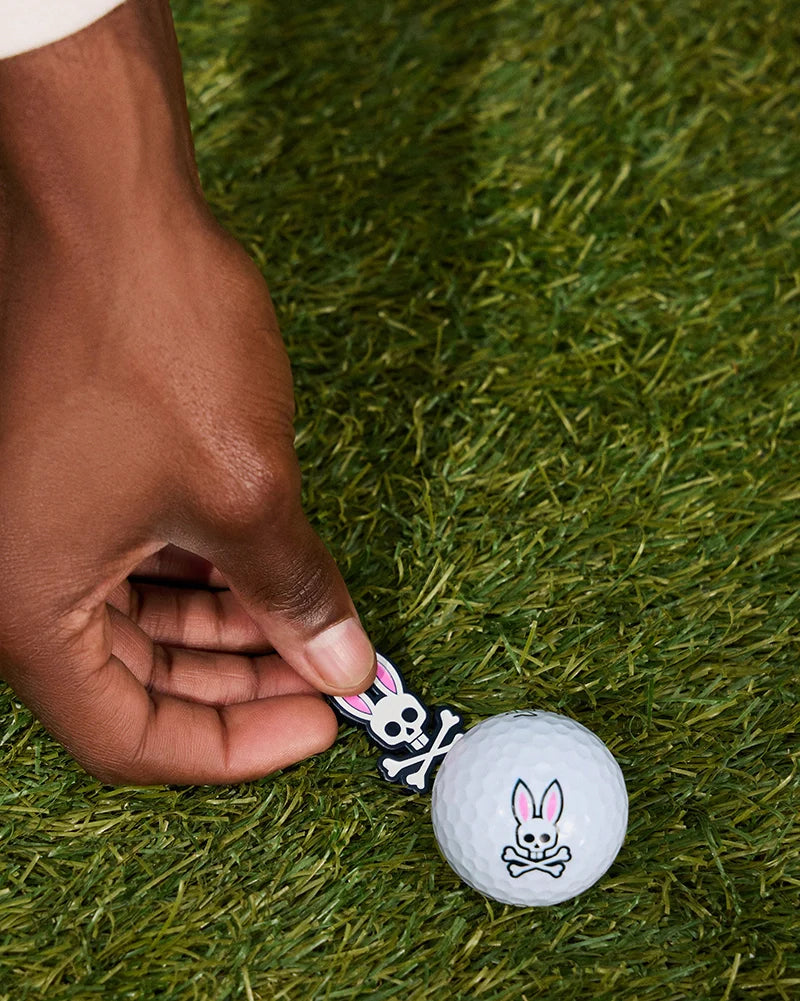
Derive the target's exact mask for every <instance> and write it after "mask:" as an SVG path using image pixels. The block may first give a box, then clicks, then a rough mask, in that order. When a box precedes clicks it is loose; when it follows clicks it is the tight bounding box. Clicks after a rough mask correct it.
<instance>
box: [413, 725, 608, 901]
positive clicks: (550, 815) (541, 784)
mask: <svg viewBox="0 0 800 1001" xmlns="http://www.w3.org/2000/svg"><path fill="white" fill-rule="evenodd" d="M431 810H432V816H433V829H434V833H435V834H436V840H437V841H438V843H439V847H440V849H441V851H442V854H443V855H444V857H445V858H446V859H447V861H448V862H449V863H450V865H451V866H452V868H453V869H454V870H455V871H456V873H458V875H459V876H460V877H461V878H462V879H463V880H464V882H465V883H468V884H469V885H470V886H471V887H473V888H474V889H475V890H478V891H479V892H480V893H483V894H484V895H485V896H487V897H491V898H492V899H493V900H499V901H500V902H501V903H504V904H517V905H519V906H521V907H545V906H548V905H550V904H558V903H561V901H563V900H569V898H570V897H574V896H577V894H579V893H582V892H583V891H584V890H586V889H588V887H590V886H591V885H592V884H593V883H595V882H597V880H598V879H599V878H600V877H601V876H602V875H603V873H604V872H605V871H606V870H607V869H608V867H609V866H610V865H611V863H612V862H613V861H614V859H615V858H616V856H617V852H618V851H619V850H620V847H621V846H622V842H623V840H624V838H625V829H626V827H627V823H628V796H627V793H626V791H625V780H624V779H623V777H622V771H621V770H620V767H619V765H618V764H617V762H616V761H615V760H614V758H613V757H612V755H611V752H610V751H609V750H608V748H607V747H606V746H605V744H604V743H603V742H602V741H601V740H600V739H599V738H598V737H596V736H595V735H594V734H593V733H592V732H591V731H590V730H587V729H586V727H585V726H581V725H580V723H576V722H575V721H574V720H571V719H568V718H567V717H566V716H559V715H557V714H556V713H549V712H510V713H503V714H502V715H500V716H493V717H491V718H490V719H487V720H484V721H483V722H482V723H479V724H478V725H477V726H475V727H473V728H472V729H471V730H469V731H468V732H467V733H466V734H465V735H464V736H463V737H461V738H460V739H459V740H458V741H457V742H456V744H455V745H454V746H453V747H452V748H451V750H450V751H448V753H447V756H446V757H445V759H444V761H443V762H442V765H441V767H440V768H439V772H438V774H437V776H436V781H435V782H434V785H433V801H432V806H431Z"/></svg>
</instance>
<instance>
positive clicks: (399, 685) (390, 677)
mask: <svg viewBox="0 0 800 1001" xmlns="http://www.w3.org/2000/svg"><path fill="white" fill-rule="evenodd" d="M377 661H378V670H377V673H376V675H375V684H376V685H377V687H378V688H380V690H381V691H382V692H383V693H384V695H399V694H400V693H401V692H402V691H404V689H403V679H402V678H401V677H400V672H399V671H398V670H397V668H396V667H395V666H394V664H391V663H389V661H388V660H387V659H386V658H385V657H381V655H380V654H378V655H377Z"/></svg>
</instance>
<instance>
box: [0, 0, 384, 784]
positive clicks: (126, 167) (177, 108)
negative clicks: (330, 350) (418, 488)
mask: <svg viewBox="0 0 800 1001" xmlns="http://www.w3.org/2000/svg"><path fill="white" fill-rule="evenodd" d="M0 195H1V197H0V219H1V220H2V222H1V223H0V373H1V374H0V470H2V490H1V491H0V523H1V524H2V525H3V536H4V538H3V544H2V550H1V551H0V580H2V590H0V670H1V671H2V675H3V677H4V678H5V679H6V680H7V681H8V682H9V683H10V684H11V685H12V686H13V688H14V689H15V691H16V692H17V694H18V695H19V697H20V698H22V699H23V700H24V701H25V702H26V703H27V704H28V705H29V706H30V707H31V709H32V710H33V711H34V712H35V713H36V714H37V716H38V717H39V718H40V719H41V721H42V722H43V723H44V725H45V726H46V727H47V728H48V729H49V730H50V732H51V733H52V734H53V735H54V736H55V737H56V738H57V739H58V740H60V741H61V742H62V743H63V744H64V746H65V747H67V748H68V749H69V750H70V751H71V753H72V754H73V755H74V756H75V757H76V758H77V759H78V761H79V762H80V763H81V764H82V765H83V766H84V767H85V768H86V769H87V770H89V771H90V772H92V773H93V774H94V775H96V776H98V777H99V778H101V779H103V780H104V781H109V782H123V781H124V782H134V783H151V782H176V783H189V782H230V781H239V780H244V779H252V778H256V777H259V776H261V775H264V774H266V773H268V772H270V771H272V770H274V769H276V768H280V767H283V766H285V765H288V764H290V763H291V762H294V761H297V760H299V759H300V758H302V757H305V756H307V755H309V754H312V753H315V752H317V751H320V750H322V749H324V748H325V747H327V746H329V745H330V743H331V742H332V741H333V740H334V738H335V735H336V720H335V717H334V715H333V713H332V712H331V710H330V709H329V708H328V706H327V705H326V704H325V702H324V700H322V699H321V698H320V696H319V691H325V692H329V693H332V694H350V693H353V692H356V691H362V690H363V689H364V688H366V687H367V686H368V685H369V683H370V682H371V680H372V677H373V672H374V651H373V649H372V646H371V644H370V642H369V640H368V639H367V636H366V634H365V633H364V631H363V629H362V627H361V625H360V624H359V621H358V617H357V615H356V612H355V609H354V607H353V604H352V601H351V600H350V597H349V595H348V593H347V590H346V588H345V585H344V583H343V581H342V579H341V576H340V575H339V572H338V570H337V568H336V566H335V564H334V562H333V560H332V558H331V556H330V555H329V554H328V552H327V551H326V549H325V548H324V546H323V544H322V543H321V541H320V540H319V538H318V537H317V536H316V535H315V534H314V532H313V531H312V529H311V527H310V526H309V524H308V522H307V520H306V518H305V516H304V514H303V512H302V509H301V506H300V483H299V472H298V466H297V461H296V458H295V454H294V450H293V431H292V417H293V402H292V387H291V376H290V371H289V366H288V361H287V358H286V354H285V351H284V348H283V345H282V342H281V338H280V333H279V330H278V325H277V322H276V319H275V315H274V312H273V309H272V304H271V302H270V298H269V294H268V291H267V288H266V285H265V284H264V281H263V279H262V278H261V275H260V274H259V272H258V271H257V269H256V268H255V266H254V265H253V264H252V263H251V261H250V260H249V259H248V257H247V255H246V254H245V253H244V252H243V250H242V249H241V248H240V247H239V246H238V245H237V244H236V243H235V242H234V241H233V240H232V239H231V238H230V237H229V236H228V235H227V234H225V233H224V232H223V231H222V230H221V229H220V228H219V227H218V226H217V224H216V223H215V222H214V220H213V219H212V217H211V215H210V213H209V212H208V210H207V208H206V206H205V203H204V201H203V199H202V196H201V194H200V188H199V183H198V181H197V175H196V171H195V168H194V161H193V156H192V148H191V139H190V134H189V129H188V124H187V121H186V111H185V101H184V97H183V90H182V80H181V75H180V67H179V62H178V57H177V50H176V48H175V42H174V34H173V31H172V25H171V19H170V16H169V9H168V7H167V5H166V3H163V2H161V0H158V2H155V0H153V2H150V0H134V2H129V3H128V4H126V5H124V6H123V7H121V8H118V9H117V10H116V11H114V12H112V14H110V15H108V16H107V17H106V18H104V19H103V20H102V21H100V22H98V23H97V24H96V25H93V26H92V27H90V28H88V29H86V30H85V31H84V32H80V33H79V34H78V35H76V36H73V37H72V38H69V39H66V40H64V41H63V42H59V43H57V44H55V45H53V46H47V47H45V48H43V49H40V50H37V51H35V52H32V53H27V54H25V55H23V56H18V57H15V58H13V59H10V60H6V61H5V62H0ZM175 581H179V582H180V583H181V585H182V586H180V587H174V586H169V585H170V584H171V583H174V582H175ZM218 588H219V590H217V589H218Z"/></svg>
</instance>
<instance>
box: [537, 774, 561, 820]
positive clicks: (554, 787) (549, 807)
mask: <svg viewBox="0 0 800 1001" xmlns="http://www.w3.org/2000/svg"><path fill="white" fill-rule="evenodd" d="M563 809H564V794H563V793H562V791H561V786H560V785H559V782H558V779H553V781H552V782H551V783H550V785H549V786H548V787H547V788H546V789H545V791H544V796H542V805H541V809H540V810H539V815H540V816H541V817H544V819H545V820H546V821H547V822H548V824H555V823H556V822H557V821H558V818H559V817H560V816H561V811H562V810H563Z"/></svg>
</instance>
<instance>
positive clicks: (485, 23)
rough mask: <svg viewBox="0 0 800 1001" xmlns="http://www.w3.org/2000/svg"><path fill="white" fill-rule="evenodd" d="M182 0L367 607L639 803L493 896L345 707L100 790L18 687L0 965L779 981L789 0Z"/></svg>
mask: <svg viewBox="0 0 800 1001" xmlns="http://www.w3.org/2000/svg"><path fill="white" fill-rule="evenodd" d="M175 10H176V16H177V23H178V29H179V35H180V38H181V43H182V50H183V55H184V61H185V68H186V78H187V86H188V91H189V101H190V109H191V113H192V118H193V123H194V127H195V132H196V140H197V146H198V156H199V162H200V167H201V171H202V175H203V179H204V184H205V186H206V190H207V193H208V196H209V199H210V201H211V202H212V205H213V206H214V209H215V211H216V212H217V213H218V215H219V217H220V218H221V219H222V220H223V222H224V223H225V224H226V225H227V226H228V227H229V228H230V229H231V230H232V231H233V232H234V233H235V234H236V235H237V236H238V237H239V238H240V239H241V240H242V241H243V242H244V244H245V245H246V246H247V248H248V250H249V251H250V252H251V253H252V255H253V256H254V257H255V259H256V260H257V261H258V262H259V264H260V265H261V267H262V269H263V271H264V273H265V275H266V276H267V278H268V280H269V282H270V286H271V289H272V292H273V297H274V299H275V302H276V305H277V308H278V312H279V315H280V317H281V322H282V325H283V328H284V332H285V336H286V340H287V344H288V347H289V351H290V354H291V357H292V361H293V365H294V370H295V377H296V383H297V397H298V406H299V418H298V450H299V453H300V457H301V460H302V463H303V467H304V470H305V476H306V481H305V490H306V504H307V508H308V511H309V513H310V515H311V517H312V519H313V521H314V523H315V525H316V526H317V528H318V530H319V531H320V533H321V534H322V535H323V536H324V537H325V538H326V540H327V541H328V542H329V544H330V546H331V548H332V550H333V551H334V553H335V555H336V557H337V559H338V560H339V563H340V565H341V567H342V569H343V571H344V573H345V576H346V578H347V580H348V583H349V585H350V588H351V592H352V594H353V596H354V598H355V600H356V602H357V604H358V606H359V608H360V609H361V611H362V613H363V617H364V619H365V621H366V623H367V625H368V627H369V628H370V630H371V633H372V635H373V638H374V639H375V641H376V643H377V644H378V647H379V649H381V650H383V651H384V652H385V653H386V654H387V655H389V656H391V657H392V659H394V660H395V661H396V662H397V663H398V665H400V666H401V667H402V668H404V669H405V671H406V673H407V676H408V677H409V679H410V680H411V681H412V682H413V683H414V684H415V685H416V687H418V688H419V689H420V690H421V691H422V692H423V693H424V695H425V696H426V697H428V698H429V699H430V700H431V701H437V700H443V701H445V700H446V701H448V702H451V703H453V704H454V705H456V706H458V707H459V708H460V709H461V710H462V711H463V712H464V714H465V716H466V718H467V720H468V722H469V723H474V722H476V721H477V720H479V719H481V718H482V717H485V716H487V715H490V714H493V713H497V712H502V711H505V710H508V709H512V708H518V707H531V706H534V707H540V708H545V709H551V710H557V711H561V712H564V713H566V714H568V715H571V716H574V717H575V718H577V719H579V720H580V721H582V722H583V723H585V724H586V725H587V726H589V727H590V728H592V729H593V730H594V731H595V732H597V733H598V734H599V735H600V736H601V737H602V738H603V739H604V740H605V741H606V742H607V743H608V744H609V746H610V747H611V748H612V750H613V751H614V753H615V754H616V755H617V757H618V759H619V760H620V762H621V764H622V766H623V768H624V770H625V773H626V777H627V781H628V786H629V792H630V800H631V822H630V829H629V834H628V840H627V842H626V845H625V847H624V848H623V851H622V853H621V855H620V857H619V859H618V860H617V862H616V864H615V865H614V866H613V868H612V870H611V872H610V873H609V875H608V876H607V877H606V878H605V879H604V880H603V881H602V882H601V883H600V884H599V885H598V886H597V887H595V888H594V889H592V890H591V891H589V892H587V893H586V894H585V895H583V896H582V897H580V898H578V899H577V900H573V901H570V902H568V903H565V904H563V905H560V906H558V907H555V908H552V909H548V910H526V911H520V910H516V909H513V908H506V907H503V906H501V905H499V904H493V903H491V902H488V901H486V900H483V899H482V898H480V897H479V896H477V895H476V894H475V893H473V892H472V891H470V890H469V889H467V888H466V887H464V886H462V885H460V884H459V882H458V880H457V879H456V877H455V876H454V875H453V874H452V873H451V872H450V870H449V869H448V868H447V867H446V865H445V864H444V863H443V862H442V861H441V860H440V858H439V857H438V855H437V851H436V847H435V843H434V840H433V835H432V832H431V828H430V824H429V806H428V802H427V800H426V799H425V798H423V797H417V796H411V797H407V796H403V795H402V794H399V793H398V791H397V789H396V788H393V787H390V786H387V785H385V784H384V783H382V782H381V781H380V779H379V778H378V776H377V772H376V770H375V767H374V766H375V759H376V756H377V755H376V753H375V752H374V750H373V749H371V747H370V745H369V744H368V743H367V740H366V738H365V737H364V736H363V734H361V733H359V732H357V730H356V728H355V727H347V728H343V731H342V736H341V739H340V741H339V742H338V744H337V745H336V746H335V747H334V748H333V749H332V750H331V751H330V752H328V753H326V754H324V755H321V756H319V757H317V758H315V759H314V760H311V761H309V762H306V763H303V764H301V765H299V766H297V767H295V768H293V769H289V770H287V771H286V772H284V773H282V774H280V775H278V776H276V777H273V778H271V779H267V780H265V781H262V782H257V783H252V784H249V785H244V786H240V787H235V788H221V789H212V788H199V789H171V788H154V789H136V788H122V789H110V788H104V787H101V786H99V785H98V784H97V783H96V782H95V781H93V780H91V779H89V778H87V777H86V776H85V775H83V774H82V773H81V771H80V770H79V769H78V768H77V766H75V765H74V764H73V763H72V762H71V761H70V760H69V758H68V757H67V755H66V754H65V753H64V752H62V751H61V750H60V749H59V748H58V747H57V746H55V745H54V743H53V742H52V741H51V740H50V739H49V738H48V737H47V736H46V735H45V734H44V733H43V731H42V730H41V728H40V727H39V726H38V724H36V723H35V722H33V721H32V718H31V716H30V714H29V713H28V712H27V710H25V709H23V708H21V707H20V706H18V705H17V704H16V703H15V701H14V700H13V698H12V697H11V696H10V695H8V694H4V695H3V696H2V738H0V739H1V740H2V749H3V762H4V774H3V776H2V779H1V780H0V832H1V835H2V877H3V878H2V880H1V881H0V999H2V1001H32V999H39V998H47V999H48V1001H49V999H54V1001H55V999H57V1001H61V999H76V1001H84V999H85V1001H89V999H92V998H103V999H104V1001H109V999H111V1001H117V999H124V998H135V999H139V998H141V999H146V1001H149V999H176V1001H178V999H180V1001H189V999H198V1001H200V999H202V1001H206V999H208V1001H227V999H238V998H241V999H246V1001H254V999H262V1001H282V999H287V1001H295V999H297V1001H339V999H350V998H357V999H362V998H363V999H370V1001H388V999H403V1001H423V999H425V1001H438V999H454V1001H455V999H457V1001H462V999H463V1001H467V999H470V1001H471V999H478V1001H512V999H513V1001H533V999H534V998H540V997H546V998H548V1001H573V999H585V998H593V999H602V1001H606V999H607V1001H611V999H613V1001H756V999H758V1001H771V999H775V1001H777V999H782V1001H790V999H793V998H797V997H798V996H800V958H798V953H797V949H796V943H797V941H798V938H800V909H799V908H798V901H799V900H800V866H799V865H798V851H799V850H800V832H798V822H797V817H798V813H799V812H800V790H799V788H798V785H799V784H798V768H797V765H798V733H800V709H799V708H798V687H799V685H798V669H797V664H798V653H800V649H799V646H800V644H798V615H800V598H799V597H798V576H799V575H800V545H798V537H799V536H800V521H799V520H798V508H799V503H798V502H800V461H799V460H800V448H799V447H798V446H799V445H800V442H799V441H798V423H799V421H800V368H799V366H798V344H799V342H800V324H798V307H799V306H800V254H799V253H798V251H799V250H800V202H799V201H798V197H799V196H798V187H797V183H796V178H797V177H798V176H799V175H800V121H799V120H798V114H797V108H798V100H800V56H798V50H797V42H796V37H794V36H796V30H795V27H794V25H795V20H796V17H795V15H796V8H795V5H794V4H793V3H791V2H789V0H784V2H781V0H777V2H774V3H766V2H759V0H731V2H730V3H728V4H725V5H719V6H716V7H715V6H714V5H707V4H705V3H703V2H702V0H666V2H656V0H634V2H631V3H621V2H611V3H607V4H601V3H592V2H589V3H586V2H580V3H578V2H574V0H559V2H555V0H538V2H536V3H531V2H529V0H499V2H494V3H490V4H485V5H472V4H467V3H464V2H461V3H459V2H454V0H445V2H438V3H433V4H431V3H422V2H420V0H394V2H393V0H385V2H383V3H377V2H371V0H351V2H348V3H346V4H345V3H342V2H337V0H307V2H305V3H303V4H294V5H284V4H277V3H274V2H259V0H253V2H246V0H225V2H223V0H220V2H217V3H211V2H208V0H207V2H199V0H180V2H177V3H176V4H175Z"/></svg>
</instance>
